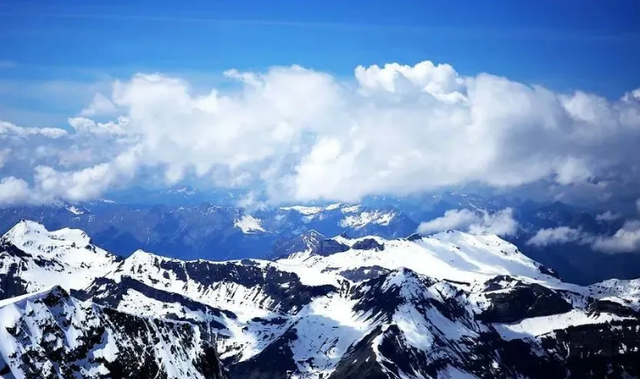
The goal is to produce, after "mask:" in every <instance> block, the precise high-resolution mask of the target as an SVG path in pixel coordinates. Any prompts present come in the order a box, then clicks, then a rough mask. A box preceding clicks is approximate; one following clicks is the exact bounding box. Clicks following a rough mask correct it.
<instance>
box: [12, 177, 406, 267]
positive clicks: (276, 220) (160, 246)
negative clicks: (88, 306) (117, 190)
mask: <svg viewBox="0 0 640 379" xmlns="http://www.w3.org/2000/svg"><path fill="white" fill-rule="evenodd" d="M180 190H183V192H178V193H181V194H182V193H184V191H189V189H184V188H179V189H177V190H175V191H180ZM21 219H32V220H35V221H37V222H39V223H41V224H43V225H46V226H47V227H48V228H50V229H58V228H64V227H70V228H78V229H82V230H84V231H86V232H87V233H89V234H90V235H91V236H92V238H93V239H94V241H95V242H96V243H97V244H98V245H100V246H101V247H103V248H104V249H107V250H109V251H111V252H113V253H115V254H119V255H123V256H127V255H129V254H131V253H133V252H134V251H135V250H137V249H140V248H141V249H144V250H147V251H154V252H157V253H161V254H163V255H167V256H172V257H174V258H180V259H193V258H208V259H214V260H221V259H238V258H266V257H270V256H274V254H276V253H275V252H274V250H275V249H276V247H277V246H279V245H280V244H282V243H284V242H285V241H287V240H290V239H292V238H294V237H296V236H299V235H302V234H304V233H306V232H309V231H312V230H315V231H318V232H319V233H322V234H324V235H328V236H332V235H337V234H340V233H343V232H346V233H348V234H349V235H350V236H353V237H360V236H365V235H369V234H375V235H380V236H382V237H387V238H395V237H404V236H407V235H409V234H411V233H413V232H414V231H415V230H416V228H417V226H418V224H417V223H416V222H415V221H413V220H411V219H409V218H407V217H406V216H404V215H403V214H402V213H401V212H399V211H397V210H394V209H392V208H369V207H364V206H360V205H343V204H331V205H327V206H324V207H309V206H291V207H282V208H271V209H264V210H259V211H255V212H248V211H247V210H245V209H243V208H238V207H233V206H221V205H212V204H209V203H204V204H202V203H200V204H199V205H189V206H172V205H131V204H128V205H127V204H121V203H105V202H104V201H99V202H94V203H89V204H83V205H80V204H67V203H64V204H61V205H60V206H46V207H44V206H43V207H15V208H0V232H2V231H6V230H8V229H9V228H11V227H13V225H15V223H17V222H18V221H20V220H21Z"/></svg>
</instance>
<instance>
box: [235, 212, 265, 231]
mask: <svg viewBox="0 0 640 379" xmlns="http://www.w3.org/2000/svg"><path fill="white" fill-rule="evenodd" d="M233 226H234V227H236V228H238V229H240V230H242V232H243V233H244V234H253V233H260V232H265V230H264V228H263V227H262V225H260V220H259V219H257V218H255V217H253V216H251V215H243V216H242V217H240V218H237V219H235V220H234V221H233Z"/></svg>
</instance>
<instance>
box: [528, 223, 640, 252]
mask: <svg viewBox="0 0 640 379" xmlns="http://www.w3.org/2000/svg"><path fill="white" fill-rule="evenodd" d="M566 243H577V244H581V245H590V246H591V248H592V249H594V250H598V251H602V252H605V253H631V252H638V251H640V221H639V220H630V221H627V222H625V223H624V225H623V226H622V228H620V229H618V230H617V231H616V232H615V233H614V234H613V235H610V236H608V235H594V234H590V233H586V232H583V231H582V230H580V229H573V228H569V227H566V226H560V227H557V228H549V229H540V230H538V231H537V232H536V234H535V235H534V236H533V237H531V239H529V241H527V244H529V245H533V246H537V247H545V246H550V245H561V244H566Z"/></svg>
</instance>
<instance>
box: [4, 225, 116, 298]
mask: <svg viewBox="0 0 640 379" xmlns="http://www.w3.org/2000/svg"><path fill="white" fill-rule="evenodd" d="M117 260H118V259H117V257H116V256H114V255H112V254H110V253H108V252H106V251H104V250H102V249H100V248H99V247H96V246H95V245H93V244H92V243H91V239H90V238H89V236H87V234H86V233H84V232H83V231H81V230H77V229H67V228H65V229H61V230H57V231H53V232H50V231H48V230H46V229H45V228H44V227H43V226H42V225H40V224H38V223H35V222H32V221H21V222H19V223H18V224H16V226H14V227H13V228H12V229H11V230H9V231H8V232H7V233H6V234H5V235H4V236H2V238H0V298H5V297H10V296H15V295H19V294H21V293H26V292H33V291H37V290H39V289H42V288H46V287H50V286H53V285H60V286H62V287H64V288H65V289H67V290H69V289H80V288H84V287H86V286H87V285H89V284H90V283H91V282H92V281H93V280H94V279H95V278H98V277H101V276H104V275H106V273H107V272H109V271H111V270H113V269H114V268H115V267H116V264H117ZM9 277H10V278H11V279H12V281H9V280H8V279H9ZM1 278H5V280H2V279H1ZM3 284H4V285H3Z"/></svg>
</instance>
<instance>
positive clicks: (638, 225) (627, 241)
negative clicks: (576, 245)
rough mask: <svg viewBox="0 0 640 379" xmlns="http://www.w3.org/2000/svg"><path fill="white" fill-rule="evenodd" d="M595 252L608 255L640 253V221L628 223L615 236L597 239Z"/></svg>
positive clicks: (594, 244)
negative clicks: (598, 251) (602, 252)
mask: <svg viewBox="0 0 640 379" xmlns="http://www.w3.org/2000/svg"><path fill="white" fill-rule="evenodd" d="M592 247H593V248H594V249H595V250H600V251H604V252H606V253H630V252H638V251H640V221H638V220H633V221H628V222H626V223H625V224H624V225H623V227H622V228H620V229H619V230H618V231H616V232H615V234H614V235H613V236H607V237H597V238H596V239H595V240H594V241H593V244H592Z"/></svg>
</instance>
